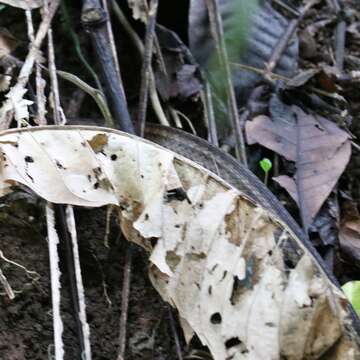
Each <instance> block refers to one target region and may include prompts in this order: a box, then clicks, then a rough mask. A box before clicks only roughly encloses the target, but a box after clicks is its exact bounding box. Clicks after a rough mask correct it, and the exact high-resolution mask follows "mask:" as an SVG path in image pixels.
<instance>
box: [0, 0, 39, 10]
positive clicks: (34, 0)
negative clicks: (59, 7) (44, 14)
mask: <svg viewBox="0 0 360 360" xmlns="http://www.w3.org/2000/svg"><path fill="white" fill-rule="evenodd" d="M0 3H3V4H6V5H10V6H14V7H17V8H20V9H24V10H30V9H36V8H38V7H40V6H43V5H44V1H43V0H0Z"/></svg>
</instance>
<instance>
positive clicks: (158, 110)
mask: <svg viewBox="0 0 360 360" xmlns="http://www.w3.org/2000/svg"><path fill="white" fill-rule="evenodd" d="M112 6H113V10H114V13H115V15H116V17H117V18H118V20H119V22H120V24H121V25H122V26H123V28H124V30H125V31H126V33H127V34H128V35H129V37H130V39H131V40H132V41H133V44H134V46H135V48H136V49H137V51H138V52H139V54H140V55H141V56H143V54H144V45H143V43H142V42H141V40H140V38H139V36H138V35H137V34H136V32H135V31H134V30H133V29H132V27H131V25H130V23H129V22H128V20H127V19H126V17H125V15H124V13H123V12H122V10H121V8H120V6H119V5H118V3H117V2H116V0H113V1H112ZM149 95H150V100H151V104H152V107H153V109H154V112H155V114H156V116H157V118H158V119H159V122H160V124H162V125H165V126H170V124H169V121H168V120H167V117H166V115H165V113H164V110H163V108H162V106H161V102H160V99H159V96H158V93H157V90H156V85H155V76H154V73H153V71H152V69H151V71H150V79H149Z"/></svg>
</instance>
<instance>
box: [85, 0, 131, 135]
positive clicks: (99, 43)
mask: <svg viewBox="0 0 360 360" xmlns="http://www.w3.org/2000/svg"><path fill="white" fill-rule="evenodd" d="M81 21H82V23H83V25H84V27H85V29H86V30H87V31H88V32H89V33H90V36H91V39H92V41H93V44H94V47H95V51H96V55H97V57H98V59H99V63H100V66H101V69H102V73H103V77H104V80H105V83H106V88H107V91H108V94H109V98H110V103H111V105H112V109H113V114H114V117H115V119H116V121H117V123H118V127H119V128H120V129H121V130H123V131H126V132H128V133H132V134H133V133H134V132H135V129H134V126H133V124H132V122H131V119H130V114H129V110H128V107H127V104H126V98H125V92H124V89H123V87H122V81H121V78H120V77H119V76H118V72H117V68H116V61H115V60H114V57H113V53H112V51H111V47H109V46H108V44H109V41H110V40H109V34H108V31H107V26H106V22H107V21H109V19H108V14H107V13H106V11H105V10H104V9H103V8H102V7H101V5H100V1H99V0H83V9H82V14H81Z"/></svg>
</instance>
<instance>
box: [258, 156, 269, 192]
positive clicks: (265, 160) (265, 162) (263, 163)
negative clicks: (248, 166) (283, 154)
mask: <svg viewBox="0 0 360 360" xmlns="http://www.w3.org/2000/svg"><path fill="white" fill-rule="evenodd" d="M260 166H261V168H262V169H263V171H264V173H265V177H264V184H265V185H266V186H267V184H268V178H269V172H270V170H271V168H272V162H271V160H269V159H268V158H263V159H262V160H261V161H260Z"/></svg>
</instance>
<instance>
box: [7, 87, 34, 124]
mask: <svg viewBox="0 0 360 360" xmlns="http://www.w3.org/2000/svg"><path fill="white" fill-rule="evenodd" d="M26 92H27V90H26V89H24V88H23V87H19V86H14V87H12V88H11V89H10V91H9V92H8V93H7V94H6V95H5V97H6V100H5V102H4V104H3V105H2V107H1V109H0V124H1V123H4V122H7V121H9V118H13V117H14V118H15V120H16V121H18V122H21V121H22V120H28V119H29V110H28V107H29V105H32V104H33V102H32V101H30V100H27V99H24V95H25V94H26Z"/></svg>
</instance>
